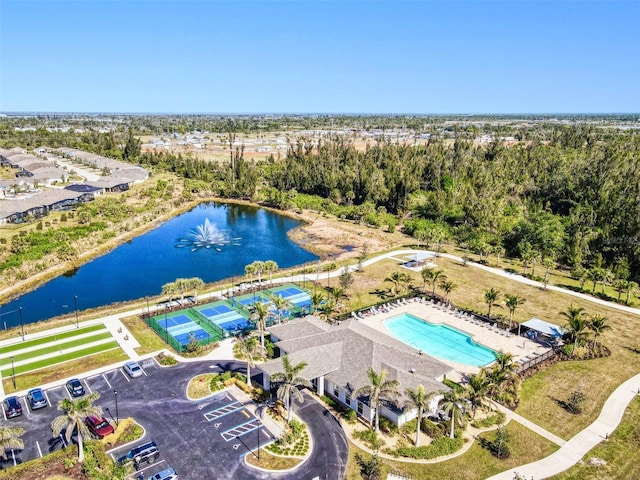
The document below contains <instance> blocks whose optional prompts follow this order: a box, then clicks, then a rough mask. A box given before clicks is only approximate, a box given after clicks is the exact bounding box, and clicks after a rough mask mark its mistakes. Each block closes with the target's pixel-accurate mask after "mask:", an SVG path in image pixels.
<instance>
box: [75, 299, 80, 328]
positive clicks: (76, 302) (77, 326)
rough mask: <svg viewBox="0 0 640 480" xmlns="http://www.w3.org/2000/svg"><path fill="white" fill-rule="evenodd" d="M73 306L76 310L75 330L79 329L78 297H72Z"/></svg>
mask: <svg viewBox="0 0 640 480" xmlns="http://www.w3.org/2000/svg"><path fill="white" fill-rule="evenodd" d="M73 306H74V307H75V309H76V328H80V324H79V323H78V295H74V296H73Z"/></svg>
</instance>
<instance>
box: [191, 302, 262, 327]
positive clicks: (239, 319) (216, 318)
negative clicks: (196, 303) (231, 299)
mask: <svg viewBox="0 0 640 480" xmlns="http://www.w3.org/2000/svg"><path fill="white" fill-rule="evenodd" d="M196 310H197V311H198V312H200V313H201V314H202V315H204V316H205V317H207V318H208V319H209V321H211V322H213V323H215V324H216V325H218V326H219V327H220V328H222V329H223V330H226V331H235V330H243V329H245V328H247V327H249V326H251V322H249V320H247V318H246V317H245V316H244V315H242V314H241V313H239V312H237V311H236V310H234V309H232V308H231V307H229V306H228V305H227V304H226V303H225V302H216V303H210V304H207V305H204V306H202V307H198V308H196Z"/></svg>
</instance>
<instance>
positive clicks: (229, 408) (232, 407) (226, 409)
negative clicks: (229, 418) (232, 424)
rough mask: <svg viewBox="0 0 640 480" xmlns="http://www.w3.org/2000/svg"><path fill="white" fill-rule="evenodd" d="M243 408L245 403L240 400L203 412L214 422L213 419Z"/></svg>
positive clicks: (208, 419)
mask: <svg viewBox="0 0 640 480" xmlns="http://www.w3.org/2000/svg"><path fill="white" fill-rule="evenodd" d="M243 408H244V405H242V404H241V403H240V402H238V401H235V402H232V403H228V404H227V405H224V406H222V407H219V408H216V409H215V410H211V411H209V412H206V413H203V415H204V418H206V419H207V421H208V422H212V421H213V420H217V419H218V418H220V417H224V416H225V415H229V414H230V413H233V412H237V411H238V410H242V409H243Z"/></svg>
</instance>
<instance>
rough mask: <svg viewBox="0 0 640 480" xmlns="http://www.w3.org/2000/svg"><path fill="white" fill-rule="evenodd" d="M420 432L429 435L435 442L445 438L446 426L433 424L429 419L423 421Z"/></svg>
mask: <svg viewBox="0 0 640 480" xmlns="http://www.w3.org/2000/svg"><path fill="white" fill-rule="evenodd" d="M420 430H421V431H423V432H424V433H425V434H427V435H429V436H430V437H431V438H433V439H434V440H435V439H437V438H440V437H444V436H445V435H446V426H445V425H443V424H442V423H435V422H432V421H431V420H429V419H428V418H423V419H422V424H421V425H420Z"/></svg>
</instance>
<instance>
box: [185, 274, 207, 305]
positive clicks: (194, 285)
mask: <svg viewBox="0 0 640 480" xmlns="http://www.w3.org/2000/svg"><path fill="white" fill-rule="evenodd" d="M187 280H188V284H189V290H193V298H194V299H195V301H196V303H198V290H201V289H202V287H204V281H203V280H202V279H201V278H198V277H193V278H189V279H187Z"/></svg>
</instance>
